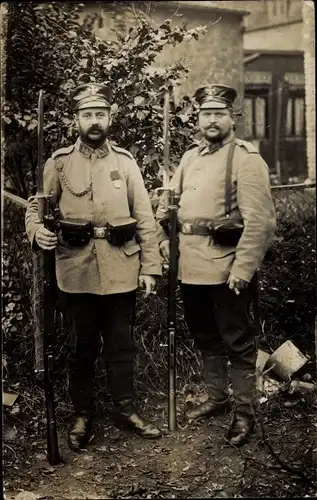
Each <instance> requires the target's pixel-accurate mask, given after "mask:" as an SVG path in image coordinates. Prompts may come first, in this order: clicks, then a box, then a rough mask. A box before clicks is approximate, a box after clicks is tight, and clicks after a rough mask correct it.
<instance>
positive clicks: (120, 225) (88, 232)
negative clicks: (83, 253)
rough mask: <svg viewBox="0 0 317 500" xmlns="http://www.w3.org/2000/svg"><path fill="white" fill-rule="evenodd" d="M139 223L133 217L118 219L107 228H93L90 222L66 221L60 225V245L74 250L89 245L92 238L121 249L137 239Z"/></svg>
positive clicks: (62, 221) (80, 220) (79, 220)
mask: <svg viewBox="0 0 317 500" xmlns="http://www.w3.org/2000/svg"><path fill="white" fill-rule="evenodd" d="M136 226H137V221H136V220H135V219H132V218H131V217H126V218H122V219H117V220H115V221H114V222H113V223H109V222H108V223H107V224H106V226H105V227H93V225H92V223H91V222H90V221H86V220H82V219H64V220H60V221H59V224H58V236H59V240H60V243H61V244H62V245H63V244H64V245H65V244H66V245H68V246H69V247H72V248H81V247H84V246H86V245H88V243H89V241H90V240H91V238H96V239H106V240H107V241H108V242H109V243H110V244H111V245H113V246H116V247H121V246H122V245H124V244H125V243H126V242H127V241H130V240H132V239H133V238H134V237H137V233H136Z"/></svg>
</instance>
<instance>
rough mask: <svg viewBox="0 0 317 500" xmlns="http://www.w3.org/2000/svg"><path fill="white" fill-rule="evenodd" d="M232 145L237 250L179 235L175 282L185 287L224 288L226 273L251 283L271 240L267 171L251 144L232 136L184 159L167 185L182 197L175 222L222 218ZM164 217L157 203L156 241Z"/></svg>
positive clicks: (195, 150) (271, 208)
mask: <svg viewBox="0 0 317 500" xmlns="http://www.w3.org/2000/svg"><path fill="white" fill-rule="evenodd" d="M231 141H235V143H236V147H235V150H234V156H233V164H232V185H231V213H230V217H235V218H236V217H241V219H242V220H243V223H244V231H243V235H242V237H241V238H240V240H239V243H238V245H237V246H236V247H220V246H216V245H215V244H214V243H213V241H212V238H209V237H208V236H200V235H191V234H182V233H180V234H179V250H180V257H179V269H178V278H179V279H180V280H181V281H182V282H183V283H188V284H201V285H207V284H220V283H225V282H226V281H227V279H228V277H229V274H230V272H231V273H232V274H233V275H234V276H236V277H238V278H240V279H243V280H245V281H248V282H250V280H251V278H252V276H253V274H254V273H255V271H256V270H257V269H258V267H259V266H260V264H261V262H262V260H263V258H264V255H265V253H266V250H267V248H268V245H269V243H270V241H271V239H272V237H273V235H274V231H275V227H276V216H275V209H274V205H273V201H272V196H271V188H270V179H269V170H268V166H267V165H266V163H265V161H264V160H263V159H262V157H261V156H260V155H259V154H258V152H257V150H256V149H255V148H254V146H253V145H252V144H251V143H249V142H246V141H242V140H240V139H237V138H236V137H235V136H234V134H232V135H231V136H230V137H229V138H228V140H227V141H225V142H224V143H223V145H222V147H220V148H218V149H216V150H214V151H212V150H211V149H210V146H209V145H208V144H207V143H206V142H205V141H204V140H203V141H202V142H201V143H200V144H199V145H194V147H192V148H190V149H189V150H188V151H186V153H185V154H184V156H183V157H182V159H181V162H180V164H179V166H178V168H177V170H176V172H175V174H174V176H173V178H172V180H171V182H170V184H171V186H173V187H175V189H176V192H177V193H178V194H179V195H180V205H179V211H178V220H179V222H180V223H181V224H184V223H190V224H195V225H207V224H208V222H210V221H212V220H213V219H215V218H224V217H225V172H226V161H227V155H228V150H229V146H230V144H229V143H230V142H231ZM166 212H167V209H166V208H165V207H164V203H163V200H161V201H160V203H159V206H158V210H157V214H156V219H157V222H158V224H157V230H158V237H159V242H161V241H163V240H164V239H166V238H167V236H166V234H165V233H164V231H163V229H162V228H161V226H160V224H159V221H160V220H161V219H162V218H163V217H164V215H165V214H166Z"/></svg>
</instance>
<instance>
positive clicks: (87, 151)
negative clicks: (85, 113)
mask: <svg viewBox="0 0 317 500" xmlns="http://www.w3.org/2000/svg"><path fill="white" fill-rule="evenodd" d="M75 149H77V151H79V152H80V153H81V154H82V155H84V156H85V157H86V158H90V156H91V153H96V155H97V156H98V158H102V157H103V156H106V155H107V154H108V153H109V143H108V140H107V139H106V140H105V142H104V143H103V144H102V145H101V146H100V147H99V148H97V149H93V148H91V147H90V146H88V145H87V144H85V143H84V142H83V141H82V140H81V139H80V138H79V137H78V139H77V141H76V143H75Z"/></svg>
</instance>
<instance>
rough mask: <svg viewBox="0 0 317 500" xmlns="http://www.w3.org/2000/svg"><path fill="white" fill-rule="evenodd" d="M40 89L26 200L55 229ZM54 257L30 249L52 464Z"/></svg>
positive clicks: (38, 369) (38, 367) (56, 458)
mask: <svg viewBox="0 0 317 500" xmlns="http://www.w3.org/2000/svg"><path fill="white" fill-rule="evenodd" d="M43 125H44V110H43V91H42V90H41V91H40V94H39V101H38V164H37V194H36V195H35V196H31V197H30V198H29V200H28V201H31V200H32V199H34V198H36V199H37V200H38V222H41V223H44V225H45V227H46V228H47V229H49V230H50V231H54V227H55V218H54V216H53V215H51V213H50V201H49V200H50V195H45V193H44V182H43V170H44V162H43ZM54 269H55V257H54V252H52V251H49V250H41V251H38V252H34V253H33V314H34V320H35V332H34V339H35V373H37V374H43V373H44V393H45V407H46V420H47V458H48V461H49V463H50V464H51V465H57V464H58V463H60V462H61V458H60V455H59V448H58V438H57V428H56V417H55V403H54V371H53V348H54V334H55V331H54V330H55V324H56V310H55V299H56V297H55V293H53V294H52V290H51V288H53V291H54V292H55V290H56V283H55V271H54Z"/></svg>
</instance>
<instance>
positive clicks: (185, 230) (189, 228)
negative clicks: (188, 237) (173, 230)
mask: <svg viewBox="0 0 317 500" xmlns="http://www.w3.org/2000/svg"><path fill="white" fill-rule="evenodd" d="M179 227H180V232H181V233H182V234H197V235H199V236H210V235H211V229H210V228H209V227H207V226H197V225H195V224H188V223H187V222H186V223H185V224H180V226H179Z"/></svg>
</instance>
